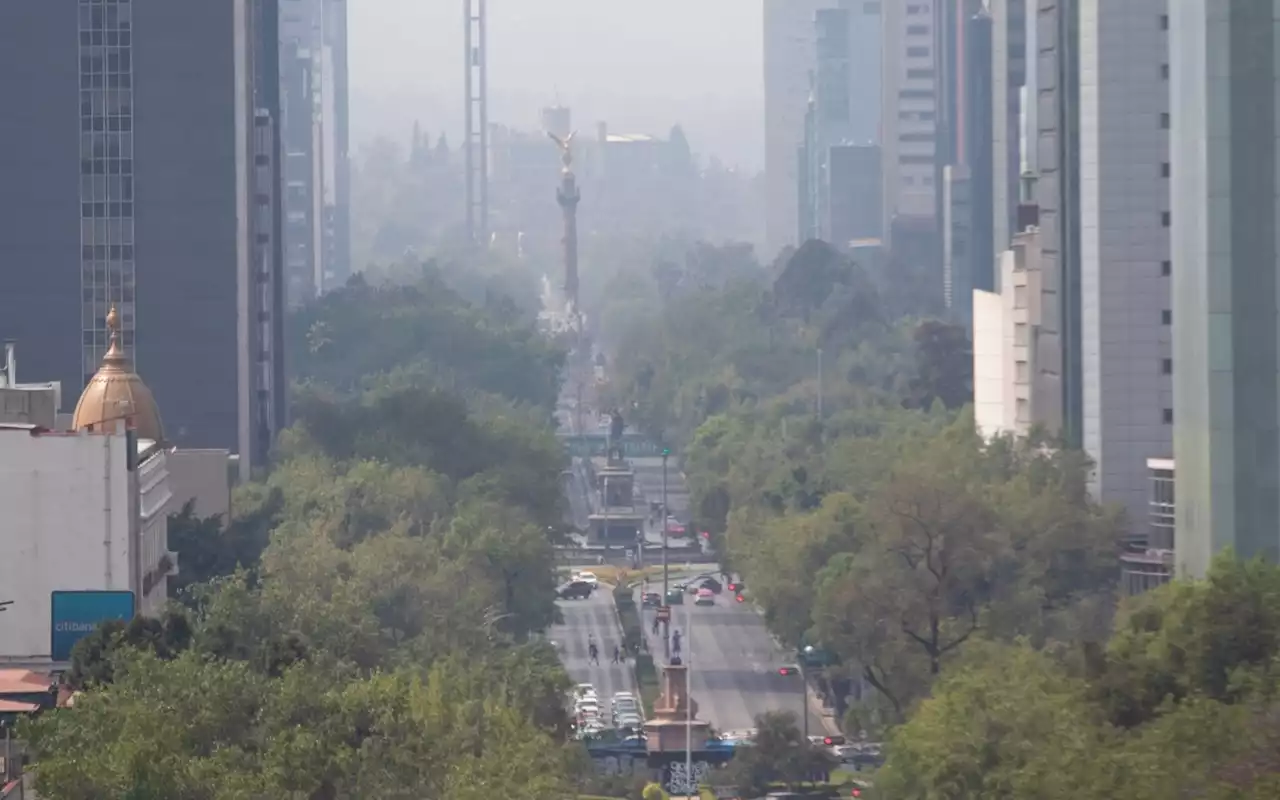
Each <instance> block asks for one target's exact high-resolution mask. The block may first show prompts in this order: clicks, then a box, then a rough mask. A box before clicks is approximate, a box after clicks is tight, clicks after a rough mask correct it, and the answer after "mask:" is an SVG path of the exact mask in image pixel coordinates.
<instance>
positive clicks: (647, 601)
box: [640, 592, 662, 608]
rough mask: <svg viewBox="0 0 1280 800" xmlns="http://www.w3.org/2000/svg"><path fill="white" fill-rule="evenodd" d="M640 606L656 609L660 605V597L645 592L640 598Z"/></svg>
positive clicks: (655, 593)
mask: <svg viewBox="0 0 1280 800" xmlns="http://www.w3.org/2000/svg"><path fill="white" fill-rule="evenodd" d="M640 605H642V606H644V607H645V608H657V607H658V606H660V605H662V595H660V594H658V593H657V592H645V593H644V594H643V595H641V596H640Z"/></svg>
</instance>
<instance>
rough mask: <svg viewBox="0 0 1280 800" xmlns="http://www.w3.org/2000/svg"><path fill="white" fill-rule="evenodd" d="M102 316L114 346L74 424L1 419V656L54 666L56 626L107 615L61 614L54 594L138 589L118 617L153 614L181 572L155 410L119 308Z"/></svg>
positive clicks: (85, 624)
mask: <svg viewBox="0 0 1280 800" xmlns="http://www.w3.org/2000/svg"><path fill="white" fill-rule="evenodd" d="M107 325H108V327H109V328H110V330H111V341H110V346H109V348H108V350H107V354H106V356H105V357H104V358H103V363H102V367H101V368H100V369H99V370H98V373H97V374H96V375H94V376H93V378H92V380H90V382H89V385H88V386H87V387H86V388H85V390H84V393H83V394H82V395H81V397H80V402H79V403H78V404H77V405H76V412H75V417H74V420H73V423H72V424H73V427H74V428H75V429H76V430H75V431H74V432H58V431H51V430H48V429H47V428H45V427H42V426H39V425H34V424H9V425H0V553H3V557H0V600H7V601H12V604H11V605H9V606H8V608H7V609H6V610H5V611H4V613H0V664H3V665H13V666H32V667H48V666H50V662H52V661H55V659H54V658H53V656H54V655H55V652H54V646H53V639H54V635H53V632H54V630H55V629H56V628H57V627H58V626H59V625H62V626H64V627H65V626H67V625H73V626H76V627H77V628H78V629H89V630H91V629H92V625H93V624H95V623H96V622H98V621H100V619H95V618H92V608H90V609H89V615H88V617H86V616H85V615H84V614H83V613H82V614H81V615H79V616H77V617H76V618H75V619H65V620H61V621H60V620H58V619H55V616H54V611H55V610H54V600H53V594H54V593H55V592H131V593H132V595H133V602H132V606H133V607H132V609H127V608H126V609H125V611H124V612H121V611H120V609H119V606H118V604H115V605H113V606H112V608H113V611H112V615H114V614H116V613H125V614H128V613H132V614H155V613H158V612H159V611H160V609H161V608H162V607H163V605H164V604H165V602H166V601H167V599H168V577H169V576H170V575H172V574H174V573H175V572H176V571H177V557H176V555H174V554H173V553H171V552H169V549H168V515H169V513H170V512H171V511H172V510H174V509H173V508H172V506H173V504H174V503H173V494H172V491H171V489H170V485H169V473H168V464H167V458H166V453H165V451H164V449H163V446H162V443H163V441H164V429H163V426H162V425H161V422H160V414H159V411H158V409H157V408H156V405H155V401H154V399H153V398H152V396H151V392H150V390H148V389H147V387H146V385H145V384H144V383H143V382H142V380H141V378H139V377H138V376H137V374H135V373H134V372H133V371H132V368H131V367H130V365H129V363H128V359H127V358H126V357H125V355H124V353H123V351H122V350H121V348H120V347H119V343H118V333H119V323H118V317H117V315H116V312H115V310H114V309H113V310H112V311H111V313H110V314H109V315H108V317H107ZM90 605H91V604H90ZM109 616H110V615H109Z"/></svg>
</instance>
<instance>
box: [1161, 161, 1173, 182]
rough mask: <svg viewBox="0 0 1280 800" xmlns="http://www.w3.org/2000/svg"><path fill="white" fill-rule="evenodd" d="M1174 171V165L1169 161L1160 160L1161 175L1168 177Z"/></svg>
mask: <svg viewBox="0 0 1280 800" xmlns="http://www.w3.org/2000/svg"><path fill="white" fill-rule="evenodd" d="M1172 172H1173V166H1172V165H1171V164H1170V163H1169V162H1168V161H1162V162H1160V177H1161V178H1167V177H1169V175H1170V174H1171V173H1172Z"/></svg>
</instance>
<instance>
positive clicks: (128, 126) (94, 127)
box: [80, 116, 133, 132]
mask: <svg viewBox="0 0 1280 800" xmlns="http://www.w3.org/2000/svg"><path fill="white" fill-rule="evenodd" d="M80 130H82V131H112V132H127V131H131V130H133V117H132V116H111V117H103V116H98V117H81V118H80Z"/></svg>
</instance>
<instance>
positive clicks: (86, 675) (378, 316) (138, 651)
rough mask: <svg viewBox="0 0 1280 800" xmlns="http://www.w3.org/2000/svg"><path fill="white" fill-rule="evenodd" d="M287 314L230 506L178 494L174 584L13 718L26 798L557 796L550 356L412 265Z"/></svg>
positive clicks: (559, 740) (572, 761) (104, 635)
mask: <svg viewBox="0 0 1280 800" xmlns="http://www.w3.org/2000/svg"><path fill="white" fill-rule="evenodd" d="M289 330H290V333H291V337H292V338H291V343H292V346H293V353H292V354H291V355H292V356H293V364H294V366H295V368H296V370H297V377H298V378H299V380H300V386H299V389H298V390H297V392H296V393H295V399H296V402H295V405H294V420H295V423H294V426H293V427H292V428H291V429H289V430H288V431H286V432H284V434H283V435H282V437H281V439H280V441H279V443H278V446H277V448H276V451H275V458H274V462H273V464H272V466H271V469H270V470H269V471H268V472H267V473H266V474H264V475H263V476H261V477H260V479H259V480H256V481H254V482H253V483H250V484H248V485H245V486H240V487H237V489H236V491H235V496H234V498H233V510H232V514H231V517H230V519H227V520H222V519H216V518H215V519H199V518H198V517H197V516H196V515H195V514H194V513H193V511H192V509H191V507H190V506H188V507H187V508H185V509H184V510H183V511H182V512H181V513H179V514H175V515H173V517H171V519H170V536H171V540H170V543H171V547H174V548H175V549H177V550H178V552H179V556H180V563H181V564H182V570H183V571H182V574H181V576H180V579H179V582H178V583H177V585H176V586H173V587H171V588H172V589H174V590H175V595H176V597H177V599H178V600H179V601H180V603H174V604H173V605H172V607H171V608H170V609H169V610H168V611H167V612H166V613H165V614H164V615H163V616H162V617H161V618H159V619H142V618H139V619H135V620H133V621H131V622H130V623H128V625H121V624H107V625H104V626H102V627H101V628H100V629H99V630H98V631H96V632H95V633H94V634H93V635H91V636H89V637H86V639H84V640H83V641H82V642H80V643H79V644H78V645H77V647H76V649H75V651H74V652H73V656H72V659H73V666H72V670H71V673H70V675H69V678H70V680H71V682H72V683H73V685H74V686H75V687H77V688H79V689H81V690H83V694H82V695H80V696H79V697H78V698H77V701H76V703H75V705H74V707H73V708H71V709H64V710H59V711H57V712H53V713H49V714H46V715H44V716H42V717H40V718H39V719H37V720H35V721H34V722H33V723H30V724H28V725H27V726H26V727H25V728H24V729H23V731H22V736H23V737H25V738H27V739H28V740H29V741H30V743H31V745H32V747H33V751H34V753H35V757H36V760H37V770H36V774H37V780H38V790H39V791H40V794H41V796H42V797H49V798H52V800H91V798H100V797H127V798H139V799H141V798H155V800H175V799H176V800H186V799H187V798H191V799H192V800H204V799H205V798H208V799H209V800H258V799H259V798H263V799H265V798H277V797H295V798H313V799H314V800H338V799H339V798H357V797H359V798H365V797H370V798H373V797H376V798H397V797H403V798H406V799H407V798H421V797H438V798H444V799H445V800H471V799H472V798H474V799H475V800H481V798H483V799H484V800H488V798H490V797H495V796H499V797H504V796H517V795H521V796H523V795H526V794H528V793H530V792H532V793H533V795H534V796H545V797H560V796H564V795H565V793H567V792H569V791H571V790H572V788H573V785H574V783H575V782H576V780H577V777H578V775H579V773H580V771H581V767H582V764H581V759H580V755H579V753H578V748H576V747H570V746H568V745H567V744H566V743H565V742H566V741H567V733H568V729H567V722H568V721H567V719H566V718H565V712H564V710H563V702H562V697H563V693H564V691H565V690H567V688H568V686H569V681H568V677H567V676H566V674H565V673H564V670H563V668H562V667H561V666H560V664H559V662H558V660H557V658H556V655H555V653H554V652H553V650H552V649H551V648H550V646H549V645H547V644H545V643H542V642H540V641H539V638H538V632H540V631H541V630H543V629H544V628H546V626H548V625H549V624H550V623H551V622H552V621H553V619H554V617H555V604H554V594H553V589H554V585H555V559H554V550H553V545H554V543H555V537H556V535H557V534H556V533H555V531H556V530H558V526H559V524H560V521H561V519H562V506H561V504H562V502H563V500H562V499H561V492H560V486H559V476H560V471H561V469H562V467H563V462H564V455H563V452H562V449H561V448H560V446H559V445H558V443H557V442H556V440H555V437H554V434H553V431H552V430H551V429H550V426H549V419H550V412H551V409H552V407H553V405H554V400H555V393H556V389H557V386H558V381H559V375H558V371H559V369H560V366H561V364H562V361H563V354H562V353H561V352H560V351H559V350H557V349H556V348H555V347H554V346H553V345H551V344H549V343H548V342H546V341H545V340H544V339H542V338H540V336H539V335H538V334H537V332H536V330H535V329H534V328H533V327H532V325H531V324H530V323H526V322H525V321H524V320H522V319H521V318H520V317H518V316H516V315H512V314H509V313H508V311H507V310H504V308H503V306H502V304H500V303H499V304H489V305H475V304H473V303H471V302H469V301H468V300H466V299H464V297H463V296H462V295H460V294H458V293H456V292H454V291H452V290H451V289H449V288H448V286H447V285H445V283H444V282H443V279H442V278H441V276H440V274H439V271H438V270H436V269H435V268H434V267H430V266H429V267H426V268H424V269H423V270H422V275H421V278H420V280H419V282H418V283H416V284H413V285H407V286H405V285H401V286H395V285H379V286H374V285H371V284H369V283H367V282H365V281H363V280H359V279H357V280H353V281H352V282H351V283H350V284H349V285H348V286H347V287H345V288H343V289H340V290H338V291H335V292H332V293H330V294H328V295H325V296H324V297H323V298H320V299H319V300H317V301H316V302H315V303H314V304H312V305H309V306H307V307H306V308H304V309H302V310H300V311H299V312H297V313H296V314H295V315H294V316H293V317H292V318H291V319H290V320H289ZM193 687H198V689H193Z"/></svg>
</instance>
